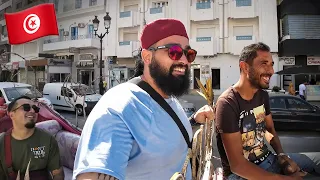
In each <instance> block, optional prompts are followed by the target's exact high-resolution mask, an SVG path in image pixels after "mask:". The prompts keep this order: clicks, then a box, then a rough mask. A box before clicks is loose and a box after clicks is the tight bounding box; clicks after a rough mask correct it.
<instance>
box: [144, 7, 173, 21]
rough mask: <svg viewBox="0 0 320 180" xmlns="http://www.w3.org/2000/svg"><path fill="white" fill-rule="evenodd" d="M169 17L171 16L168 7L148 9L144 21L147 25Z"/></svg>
mask: <svg viewBox="0 0 320 180" xmlns="http://www.w3.org/2000/svg"><path fill="white" fill-rule="evenodd" d="M170 16H171V14H170V7H169V6H163V7H159V8H150V9H149V13H146V21H147V23H149V22H152V21H155V20H157V19H160V18H170Z"/></svg>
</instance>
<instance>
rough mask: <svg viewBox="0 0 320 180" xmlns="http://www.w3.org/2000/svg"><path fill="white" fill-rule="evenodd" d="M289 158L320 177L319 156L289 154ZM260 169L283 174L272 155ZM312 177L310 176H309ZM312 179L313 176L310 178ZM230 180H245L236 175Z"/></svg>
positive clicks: (232, 175) (230, 177)
mask: <svg viewBox="0 0 320 180" xmlns="http://www.w3.org/2000/svg"><path fill="white" fill-rule="evenodd" d="M288 155H289V157H290V158H291V159H292V160H293V161H294V162H296V163H297V165H298V166H299V167H300V168H301V169H302V170H303V171H306V172H308V174H312V175H315V176H319V177H320V157H317V155H319V154H313V153H305V154H303V153H288ZM259 167H261V168H262V169H264V170H266V171H268V172H272V173H276V174H281V168H280V165H279V163H278V159H277V156H275V155H274V154H270V155H269V157H268V158H267V159H265V160H264V161H263V162H262V163H261V164H259ZM307 176H310V175H307ZM307 178H308V177H305V178H304V179H307ZM310 178H311V176H310ZM227 179H228V180H244V178H242V177H240V176H238V175H236V174H231V175H229V176H228V177H227Z"/></svg>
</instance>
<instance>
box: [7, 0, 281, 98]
mask: <svg viewBox="0 0 320 180" xmlns="http://www.w3.org/2000/svg"><path fill="white" fill-rule="evenodd" d="M51 1H53V0H51ZM54 3H55V5H56V9H57V20H58V28H59V31H60V36H54V37H45V38H41V39H39V40H37V41H34V42H30V43H26V44H24V45H20V46H13V47H12V51H14V52H18V53H19V54H21V55H23V56H24V57H32V56H35V57H36V56H37V55H38V53H51V54H55V55H59V56H61V55H63V56H64V55H66V56H67V57H68V58H69V59H72V67H71V65H68V63H65V64H64V67H62V66H59V67H58V66H56V67H55V66H52V65H53V64H51V66H52V67H50V65H49V66H45V69H43V70H44V71H43V75H42V76H43V79H45V80H46V81H49V80H50V77H53V76H55V77H57V78H58V77H59V76H60V80H61V79H63V77H65V76H66V75H67V74H64V73H70V72H71V73H72V77H73V79H74V80H75V81H77V82H79V81H80V82H86V83H89V84H90V83H91V82H92V81H93V80H95V79H97V78H98V77H99V66H98V64H99V59H100V55H99V54H100V53H99V52H100V42H99V39H96V38H94V32H93V27H92V20H93V19H94V16H95V15H97V16H98V19H99V20H100V27H99V30H98V31H99V34H100V33H101V32H104V31H105V30H104V26H103V16H105V14H106V12H109V15H110V16H111V18H112V20H111V27H110V29H109V34H108V35H106V37H105V38H104V39H103V40H104V41H103V55H102V58H103V60H105V61H104V64H105V67H106V68H105V69H104V76H106V77H107V79H108V80H109V83H108V86H109V87H110V86H114V85H116V84H118V83H119V82H123V81H126V80H127V79H128V78H130V77H131V76H132V74H133V71H134V65H135V58H134V54H135V53H136V52H137V50H138V48H139V46H140V42H139V35H140V33H141V30H142V29H143V25H144V22H146V23H149V22H151V21H153V20H156V19H158V18H176V19H179V20H181V21H182V22H183V23H184V24H185V26H186V28H187V32H188V35H189V37H190V44H191V47H192V48H194V49H196V50H197V51H198V56H197V58H196V60H195V62H194V63H193V65H192V73H191V74H192V78H191V80H192V87H191V88H197V86H196V84H195V83H194V82H195V81H194V77H198V78H200V79H201V81H203V82H204V81H205V79H206V78H207V77H211V76H212V78H213V85H214V91H215V94H216V95H218V94H221V93H222V92H223V91H224V90H225V89H226V88H228V87H229V86H231V85H232V84H234V83H236V82H237V80H238V78H239V73H240V72H239V66H238V62H239V60H238V59H239V58H238V57H239V54H240V51H241V50H242V48H243V47H244V46H246V45H249V44H251V43H255V42H259V41H261V42H264V43H266V44H268V45H269V46H270V47H271V51H272V53H273V57H274V61H275V66H274V69H275V71H277V70H278V55H277V53H278V30H277V2H276V0H215V1H212V0H160V1H159V0H107V1H104V0H68V1H63V0H54ZM88 54H92V55H93V56H88ZM91 57H94V58H93V59H92V58H91ZM113 57H116V58H114V59H116V60H114V61H113V63H111V64H110V65H108V63H109V62H111V61H110V60H107V59H111V58H113ZM14 60H15V59H14V58H13V57H12V61H14ZM32 61H33V60H32ZM61 61H62V62H63V60H61ZM60 63H61V62H60ZM40 64H41V63H40ZM56 64H57V63H56ZM85 66H86V67H85ZM92 66H93V67H92ZM110 68H111V69H112V70H111V71H109V70H108V69H110ZM28 76H29V75H28ZM38 76H40V75H38ZM278 84H279V80H278V77H277V76H276V75H274V77H273V78H272V80H271V88H272V86H274V85H278ZM95 85H96V87H97V83H96V84H95Z"/></svg>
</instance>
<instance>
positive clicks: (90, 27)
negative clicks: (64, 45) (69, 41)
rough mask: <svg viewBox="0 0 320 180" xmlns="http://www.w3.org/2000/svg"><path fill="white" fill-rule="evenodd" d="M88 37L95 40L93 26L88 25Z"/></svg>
mask: <svg viewBox="0 0 320 180" xmlns="http://www.w3.org/2000/svg"><path fill="white" fill-rule="evenodd" d="M88 36H89V38H93V37H94V29H93V24H89V25H88Z"/></svg>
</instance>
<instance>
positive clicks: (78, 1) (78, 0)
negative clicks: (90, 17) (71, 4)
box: [75, 0, 82, 9]
mask: <svg viewBox="0 0 320 180" xmlns="http://www.w3.org/2000/svg"><path fill="white" fill-rule="evenodd" d="M81 7H82V0H76V6H75V8H76V9H79V8H81Z"/></svg>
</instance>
